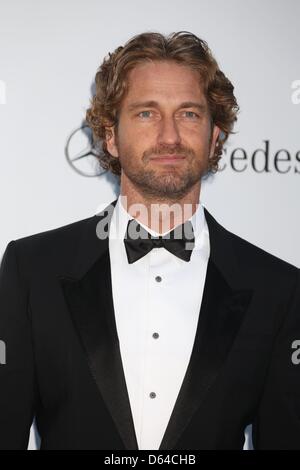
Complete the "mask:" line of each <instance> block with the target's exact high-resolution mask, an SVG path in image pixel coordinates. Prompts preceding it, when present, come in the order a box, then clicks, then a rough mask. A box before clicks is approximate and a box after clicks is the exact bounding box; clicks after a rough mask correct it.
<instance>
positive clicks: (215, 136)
mask: <svg viewBox="0 0 300 470" xmlns="http://www.w3.org/2000/svg"><path fill="white" fill-rule="evenodd" d="M220 132H221V129H220V128H219V127H218V126H216V125H215V124H214V127H213V130H212V135H211V144H210V155H213V153H214V151H215V147H216V143H217V140H218V137H219V135H220Z"/></svg>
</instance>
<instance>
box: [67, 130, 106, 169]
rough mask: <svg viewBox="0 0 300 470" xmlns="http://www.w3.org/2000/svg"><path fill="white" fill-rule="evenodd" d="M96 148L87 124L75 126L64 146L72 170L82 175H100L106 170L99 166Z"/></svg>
mask: <svg viewBox="0 0 300 470" xmlns="http://www.w3.org/2000/svg"><path fill="white" fill-rule="evenodd" d="M98 154H99V151H98V150H97V148H96V146H95V144H94V142H93V136H92V131H91V129H90V127H89V126H88V125H87V124H83V125H82V126H80V127H78V128H76V129H75V130H74V131H73V132H71V134H70V136H69V137H68V139H67V142H66V146H65V156H66V159H67V162H68V163H69V164H70V165H71V167H72V168H73V170H75V171H76V172H77V173H79V174H80V175H82V176H91V177H93V176H100V175H102V174H103V173H105V172H106V171H107V170H104V169H103V168H101V166H100V163H99V160H98V159H97V156H98Z"/></svg>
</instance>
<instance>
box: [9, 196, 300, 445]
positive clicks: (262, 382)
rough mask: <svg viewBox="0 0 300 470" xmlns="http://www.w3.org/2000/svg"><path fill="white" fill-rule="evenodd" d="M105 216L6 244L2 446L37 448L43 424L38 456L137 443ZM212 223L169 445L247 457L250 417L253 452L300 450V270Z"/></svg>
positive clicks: (168, 432) (165, 440) (211, 220)
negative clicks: (33, 432)
mask: <svg viewBox="0 0 300 470" xmlns="http://www.w3.org/2000/svg"><path fill="white" fill-rule="evenodd" d="M115 202H116V201H114V203H113V204H115ZM106 215H107V212H106V211H105V210H104V211H103V212H102V213H100V214H97V215H95V216H93V217H90V218H88V219H85V220H81V221H78V222H75V223H72V224H70V225H67V226H64V227H60V228H57V229H54V230H50V231H47V232H43V233H39V234H35V235H32V236H29V237H25V238H22V239H18V240H13V241H11V242H10V243H9V244H8V246H7V248H6V251H5V254H4V257H3V260H2V263H1V272H0V339H1V340H2V341H4V343H5V345H6V363H5V364H1V365H0V448H1V449H26V448H27V445H28V437H29V430H30V426H31V423H32V420H33V417H34V416H35V417H36V424H37V427H38V431H39V434H40V436H41V449H105V450H117V449H119V450H122V449H123V450H125V449H137V448H138V446H137V440H136V435H135V430H134V424H133V419H132V414H131V408H130V402H129V397H128V393H127V388H126V381H125V376H124V372H123V367H122V360H121V355H120V348H119V339H118V335H117V330H116V323H115V317H114V307H113V299H112V290H111V273H110V261H109V252H108V240H107V239H106V240H100V239H99V238H98V237H97V236H96V227H97V224H98V222H99V221H100V220H104V219H103V217H104V216H106ZM205 216H206V220H207V223H208V228H209V235H210V244H211V254H210V258H209V262H208V268H207V276H206V281H205V287H204V293H203V300H202V305H201V311H200V315H199V322H198V326H197V332H196V337H195V341H194V345H193V350H192V355H191V358H190V361H189V365H188V368H187V371H186V374H185V377H184V380H183V383H182V386H181V389H180V393H179V395H178V398H177V401H176V404H175V407H174V409H173V412H172V415H171V417H170V420H169V423H168V426H167V428H166V431H165V434H164V437H163V439H162V442H161V445H160V449H161V450H163V449H165V450H171V449H185V450H189V449H191V450H201V449H208V450H210V449H242V448H243V444H244V429H245V427H246V426H247V425H248V424H250V423H253V443H254V448H255V449H300V364H297V361H293V360H292V354H293V353H294V356H296V354H295V353H296V352H297V351H295V349H293V343H294V341H295V340H300V312H299V309H300V307H299V305H300V284H299V270H298V269H297V268H296V267H294V266H292V265H290V264H288V263H286V262H284V261H282V260H279V259H278V258H275V257H274V256H272V255H270V254H268V253H266V252H265V251H263V250H261V249H259V248H257V247H255V246H254V245H252V244H250V243H249V242H247V241H245V240H243V239H242V238H240V237H238V236H236V235H234V234H232V233H230V232H229V231H227V230H226V229H225V228H223V227H222V226H221V225H220V224H219V223H218V222H217V221H216V220H215V219H214V218H213V217H212V216H211V215H210V213H209V212H208V211H207V210H206V209H205ZM124 282H126V279H124ZM130 288H134V286H128V289H130ZM130 308H131V305H130V304H129V305H128V309H130ZM171 328H172V325H170V329H171ZM294 347H295V343H294ZM296 357H297V356H296ZM2 362H3V361H2ZM167 373H168V371H166V374H167Z"/></svg>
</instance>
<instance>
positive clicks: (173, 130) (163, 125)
mask: <svg viewBox="0 0 300 470" xmlns="http://www.w3.org/2000/svg"><path fill="white" fill-rule="evenodd" d="M180 141H181V138H180V133H179V129H178V127H177V123H176V121H175V118H174V117H173V116H164V117H163V118H162V119H161V121H160V126H159V135H158V143H159V144H168V145H177V144H179V143H180Z"/></svg>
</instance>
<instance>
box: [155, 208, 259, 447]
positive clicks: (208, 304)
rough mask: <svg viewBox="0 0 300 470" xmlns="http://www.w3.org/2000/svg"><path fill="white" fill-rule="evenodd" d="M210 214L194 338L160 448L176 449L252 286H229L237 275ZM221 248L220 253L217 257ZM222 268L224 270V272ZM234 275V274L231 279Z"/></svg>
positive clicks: (221, 361)
mask: <svg viewBox="0 0 300 470" xmlns="http://www.w3.org/2000/svg"><path fill="white" fill-rule="evenodd" d="M210 217H211V216H210V214H208V213H207V211H206V220H207V222H208V225H209V230H210V242H211V256H210V259H209V262H208V266H207V274H206V280H205V286H204V291H203V297H202V304H201V309H200V315H199V321H198V325H197V331H196V335H195V341H194V345H193V350H192V354H191V358H190V361H189V365H188V368H187V371H186V374H185V377H184V380H183V383H182V386H181V389H180V392H179V395H178V397H177V400H176V403H175V406H174V409H173V412H172V415H171V418H170V421H169V423H168V426H167V429H166V431H165V434H164V437H163V439H162V442H161V445H160V448H159V449H160V450H169V449H173V448H174V449H176V443H177V442H178V440H179V439H180V437H181V435H182V434H183V432H184V430H185V428H186V427H187V425H188V423H189V422H190V420H191V419H192V417H193V415H194V413H195V412H196V411H197V409H198V408H199V407H200V405H201V403H202V402H203V400H204V398H205V396H206V394H207V392H208V390H209V388H210V387H211V386H212V385H213V383H214V381H215V379H216V377H217V376H218V374H219V373H220V371H221V369H222V366H223V364H224V363H225V361H226V358H227V356H228V353H229V351H230V349H231V346H232V344H233V341H234V339H235V337H236V335H237V333H238V331H239V328H240V326H241V323H242V321H243V318H244V314H245V312H246V310H247V307H248V305H249V303H250V300H251V297H252V289H249V288H240V287H238V288H233V287H231V286H230V284H229V282H228V281H230V283H232V281H233V280H234V276H238V271H237V268H236V266H234V265H235V259H234V254H233V252H232V249H231V248H230V247H229V246H226V237H225V238H224V239H223V238H222V237H221V239H219V237H220V234H219V233H217V232H218V230H219V228H221V226H217V225H215V224H217V222H215V221H214V219H212V218H210ZM216 231H217V232H216ZM220 241H223V242H224V243H223V246H222V247H220V245H219V244H220ZM221 248H222V250H221ZM228 250H229V251H228ZM221 252H222V253H223V255H222V256H221V257H220V253H221ZM225 252H226V254H225ZM225 258H227V261H228V264H227V265H226V260H225ZM224 269H225V271H226V270H227V272H226V273H225V271H224ZM222 271H223V272H222ZM223 273H225V275H224V274H223ZM237 279H238V277H236V279H235V280H236V281H237ZM236 285H237V284H236Z"/></svg>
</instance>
